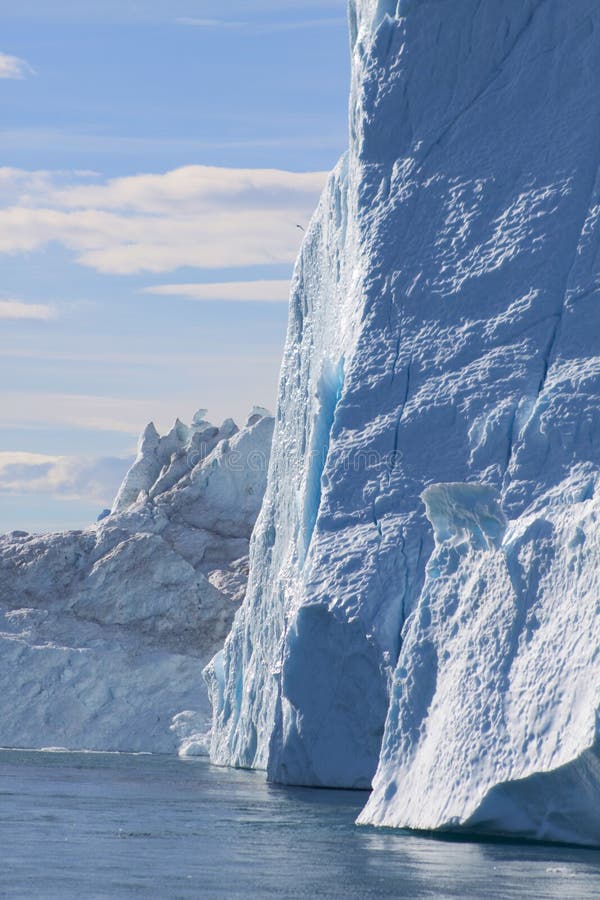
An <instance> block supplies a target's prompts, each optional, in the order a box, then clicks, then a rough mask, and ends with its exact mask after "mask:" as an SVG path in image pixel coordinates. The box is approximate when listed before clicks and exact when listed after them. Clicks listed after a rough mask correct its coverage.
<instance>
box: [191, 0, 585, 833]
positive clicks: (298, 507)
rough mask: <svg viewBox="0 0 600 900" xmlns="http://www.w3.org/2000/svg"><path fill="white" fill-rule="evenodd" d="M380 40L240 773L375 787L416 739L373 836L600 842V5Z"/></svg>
mask: <svg viewBox="0 0 600 900" xmlns="http://www.w3.org/2000/svg"><path fill="white" fill-rule="evenodd" d="M350 34H351V52H352V86H351V96H350V146H349V150H348V153H347V154H346V155H345V156H344V157H343V158H342V160H341V161H340V163H339V164H338V166H337V168H336V169H335V171H334V172H333V174H332V176H331V178H330V180H329V184H328V186H327V188H326V190H325V193H324V195H323V197H322V200H321V202H320V205H319V208H318V210H317V212H316V214H315V217H314V219H313V221H312V224H311V226H310V228H309V231H308V233H307V235H306V239H305V242H304V246H303V249H302V252H301V254H300V258H299V260H298V263H297V266H296V269H295V275H294V280H293V288H292V298H291V308H290V321H289V329H288V336H287V343H286V349H285V355H284V361H283V368H282V374H281V383H280V393H279V402H278V412H277V418H276V426H275V436H274V449H273V455H272V458H271V466H270V471H269V478H268V485H267V490H266V495H265V502H264V506H263V509H262V512H261V514H260V516H259V520H258V523H257V528H256V530H255V534H254V537H253V540H252V544H251V550H250V576H249V587H248V592H247V596H246V599H245V602H244V604H243V605H242V607H241V609H240V611H239V612H238V614H237V615H236V618H235V621H234V625H233V629H232V632H231V635H230V636H229V638H228V640H227V642H226V644H225V647H224V650H223V651H222V652H220V653H219V654H218V655H217V656H216V657H215V659H214V661H213V662H212V664H211V666H210V667H209V669H208V670H207V673H206V677H207V680H208V682H209V687H210V691H211V695H212V701H213V736H212V746H211V755H212V759H213V761H215V762H217V763H221V764H228V765H235V766H249V767H256V768H263V769H267V771H268V777H269V778H270V779H272V780H275V781H281V782H288V783H295V784H309V785H330V786H336V787H343V786H344V787H368V786H369V785H370V784H371V781H372V778H373V775H374V773H375V770H376V768H377V765H378V759H379V754H380V747H381V742H382V735H383V731H384V723H385V722H386V721H387V724H386V726H385V727H386V733H385V737H384V739H383V753H382V756H381V762H380V764H379V771H378V773H377V776H376V779H375V791H374V794H373V795H372V798H371V800H370V802H369V805H368V807H367V810H366V812H365V813H364V814H363V817H362V821H363V822H371V823H375V824H381V825H395V826H405V825H406V826H411V827H415V828H425V829H427V828H438V827H452V828H455V827H461V826H462V827H467V828H473V829H474V828H478V827H479V828H484V829H488V830H490V831H503V832H505V831H516V832H519V833H522V834H527V835H529V836H538V837H539V836H543V837H547V838H553V839H559V840H563V839H571V838H572V839H577V840H584V841H585V840H587V841H593V840H595V841H597V842H598V841H600V838H599V832H598V817H597V814H596V813H595V812H594V808H595V807H597V806H598V802H599V801H600V773H599V762H598V725H597V723H596V717H597V710H598V705H599V698H598V685H599V684H600V679H599V675H600V672H599V669H600V654H599V652H598V651H599V650H600V642H599V640H598V636H597V622H598V600H597V596H598V595H597V592H596V588H595V585H596V584H597V575H596V574H595V572H596V570H597V568H598V566H597V563H596V560H598V551H597V549H596V547H597V544H598V536H597V533H596V529H597V524H596V517H597V514H598V513H597V511H596V506H597V499H596V498H597V496H598V494H597V490H598V486H597V480H598V462H599V461H600V411H599V410H600V403H599V400H600V354H599V353H598V342H599V335H600V178H599V163H600V88H599V87H598V86H599V85H600V6H599V5H598V3H597V0H574V2H572V3H565V2H564V0H501V2H498V0H456V2H433V0H398V2H396V0H394V2H391V0H351V2H350ZM425 489H427V492H426V493H425V495H424V497H425V503H423V502H422V500H421V495H422V494H423V491H424V490H425ZM426 507H427V511H428V514H426ZM428 516H429V518H428ZM434 536H435V537H434ZM598 561H599V562H600V560H598ZM390 697H391V705H390V704H389V700H390ZM388 705H389V711H388ZM386 714H387V719H386Z"/></svg>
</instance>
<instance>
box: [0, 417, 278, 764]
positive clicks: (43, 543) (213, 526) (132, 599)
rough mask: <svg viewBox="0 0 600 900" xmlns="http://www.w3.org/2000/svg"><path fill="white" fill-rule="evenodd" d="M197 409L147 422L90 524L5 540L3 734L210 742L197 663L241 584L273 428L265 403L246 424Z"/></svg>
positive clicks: (155, 747)
mask: <svg viewBox="0 0 600 900" xmlns="http://www.w3.org/2000/svg"><path fill="white" fill-rule="evenodd" d="M204 414H205V413H204V410H201V411H200V412H199V413H198V414H197V415H196V417H195V418H194V421H193V423H192V425H191V426H186V425H184V424H183V423H182V422H180V421H177V422H176V423H175V425H174V427H173V429H172V430H171V431H170V432H169V434H167V435H165V436H164V437H160V436H159V435H158V433H157V431H156V429H155V428H154V425H152V424H151V425H148V427H147V428H146V430H145V431H144V433H143V435H142V437H141V439H140V444H139V452H138V456H137V459H136V461H135V463H134V464H133V466H132V467H131V469H130V471H129V472H128V474H127V476H126V477H125V480H124V481H123V484H122V486H121V488H120V491H119V494H118V496H117V498H116V501H115V503H114V506H113V510H112V512H111V514H110V515H108V516H106V517H105V518H102V519H101V521H99V522H98V523H97V524H96V525H94V526H92V527H90V528H87V529H85V530H84V531H75V532H66V533H62V534H48V535H32V536H29V535H26V534H23V533H20V532H13V533H10V534H7V535H4V536H3V537H0V746H4V747H7V746H9V747H31V748H36V747H49V746H54V747H57V746H59V747H66V748H69V749H88V750H128V751H155V752H171V751H173V750H176V749H177V748H178V746H182V747H183V748H184V749H186V748H187V749H188V750H189V751H190V752H191V751H192V750H193V749H194V747H195V745H196V744H198V743H200V744H201V742H202V737H201V734H202V731H203V730H206V719H207V718H208V698H207V696H206V692H205V690H204V688H203V686H202V682H201V677H200V672H201V669H202V667H203V666H204V665H205V664H206V662H207V661H208V659H210V657H211V656H212V654H213V653H214V652H215V651H216V650H217V649H218V648H219V647H220V646H221V645H222V643H223V640H224V638H225V636H226V634H227V632H228V631H229V628H230V626H231V622H232V619H233V616H234V613H235V610H236V609H237V607H238V606H239V604H240V602H241V600H242V597H243V595H244V590H245V586H246V579H247V564H248V544H249V538H250V535H251V532H252V528H253V526H254V522H255V520H256V516H257V515H258V511H259V508H260V504H261V502H262V497H263V493H264V489H265V483H266V468H267V462H268V458H269V453H270V444H271V436H272V432H273V419H272V417H270V415H269V414H267V413H266V411H265V410H262V409H256V410H254V411H253V412H252V414H251V416H250V418H249V420H248V423H247V425H246V426H245V427H244V428H241V429H238V428H237V426H236V425H235V424H234V422H233V421H232V420H227V421H225V422H224V423H223V425H222V426H221V427H220V428H217V427H214V426H212V425H211V424H210V423H209V422H207V421H206V420H205V419H204ZM173 720H174V721H173ZM196 749H201V747H196Z"/></svg>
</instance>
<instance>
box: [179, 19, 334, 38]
mask: <svg viewBox="0 0 600 900" xmlns="http://www.w3.org/2000/svg"><path fill="white" fill-rule="evenodd" d="M176 23H177V24H178V25H188V26H191V27H193V28H206V29H209V28H220V29H225V30H228V31H240V32H243V33H245V34H247V35H248V36H249V37H252V36H256V35H263V34H275V33H277V32H280V31H297V30H298V29H299V28H330V27H332V26H333V27H339V28H345V27H346V19H345V18H344V17H343V16H331V17H328V18H321V19H283V20H281V19H279V20H271V21H262V22H261V21H251V20H248V21H235V20H231V19H202V18H194V17H189V16H184V17H182V18H179V19H176Z"/></svg>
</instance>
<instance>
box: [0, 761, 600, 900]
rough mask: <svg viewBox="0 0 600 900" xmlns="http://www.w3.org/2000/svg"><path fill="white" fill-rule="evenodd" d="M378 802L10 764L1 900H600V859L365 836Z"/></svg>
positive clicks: (2, 806) (109, 765)
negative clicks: (365, 817) (364, 811)
mask: <svg viewBox="0 0 600 900" xmlns="http://www.w3.org/2000/svg"><path fill="white" fill-rule="evenodd" d="M365 797H366V795H365V794H362V793H353V792H350V791H325V790H309V789H303V788H282V787H277V786H272V785H268V784H266V783H265V780H264V777H263V776H262V775H261V774H257V773H252V772H241V771H232V770H229V769H218V768H214V767H212V766H210V765H209V764H208V762H207V761H206V760H190V761H183V760H179V759H177V758H173V757H164V756H150V755H137V756H134V755H119V754H82V753H62V752H52V753H44V752H27V751H17V750H9V751H1V752H0V856H1V862H0V896H1V897H2V898H10V900H12V898H27V900H31V898H35V900H37V898H42V900H54V898H56V900H70V898H77V900H80V898H85V900H91V898H111V900H121V898H123V900H129V898H140V897H144V898H146V897H147V898H158V900H179V898H181V900H187V898H202V900H204V898H209V900H210V898H212V897H215V898H221V897H222V898H236V897H276V898H286V897H290V898H291V897H304V898H343V900H346V898H387V897H394V898H411V900H414V898H421V897H423V898H425V897H428V898H436V900H440V898H441V900H444V898H461V900H463V898H468V897H476V898H485V900H494V898H502V900H510V898H515V900H525V898H535V900H550V898H554V897H556V898H561V900H564V897H565V896H568V897H569V898H572V900H575V898H576V900H580V898H581V900H585V898H590V900H591V898H594V900H595V898H598V897H600V852H598V851H594V850H584V849H577V848H572V847H556V846H536V845H532V844H521V843H517V842H505V843H498V842H496V843H492V842H472V841H458V840H440V839H433V838H426V837H419V836H416V835H412V834H404V833H397V832H389V831H376V830H374V829H369V828H357V827H356V826H355V825H354V820H355V818H356V816H357V814H358V812H359V810H360V809H361V806H362V804H363V803H364V800H365Z"/></svg>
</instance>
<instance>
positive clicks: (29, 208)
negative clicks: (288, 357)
mask: <svg viewBox="0 0 600 900" xmlns="http://www.w3.org/2000/svg"><path fill="white" fill-rule="evenodd" d="M325 179H326V173H324V172H308V173H297V172H285V171H281V170H276V169H222V168H215V167H211V166H185V167H183V168H179V169H174V170H172V171H169V172H166V173H164V174H141V175H134V176H130V177H126V178H116V179H112V180H109V181H106V182H102V183H97V180H90V179H89V178H87V179H86V178H85V177H83V176H77V175H76V173H73V176H72V180H71V182H70V183H69V182H68V181H67V180H66V179H65V175H64V173H57V174H56V176H53V175H52V174H51V173H47V172H31V173H29V172H24V171H22V170H15V169H0V198H3V199H4V202H5V206H4V208H1V209H0V252H3V253H13V254H14V253H20V252H28V251H32V250H35V249H37V248H40V247H43V246H44V245H46V244H48V243H50V242H56V243H59V244H62V245H63V246H65V247H67V248H69V249H71V250H73V251H74V252H75V254H76V259H77V261H78V262H79V263H81V264H82V265H85V266H89V267H91V268H94V269H96V270H97V271H100V272H107V273H114V274H132V273H135V272H143V271H146V272H168V271H170V270H173V269H176V268H179V267H183V266H189V267H196V268H206V269H212V268H226V267H241V266H251V265H269V264H281V263H290V262H292V260H293V259H294V258H295V256H296V254H297V251H298V246H299V243H300V238H301V235H300V233H299V231H298V229H297V228H296V224H297V223H300V224H304V225H305V224H306V222H307V221H308V219H309V218H310V216H311V214H312V211H313V209H314V207H315V204H316V202H317V199H318V196H319V194H320V192H321V189H322V187H323V185H324V183H325Z"/></svg>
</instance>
